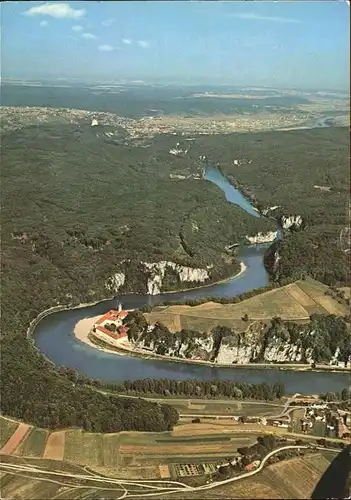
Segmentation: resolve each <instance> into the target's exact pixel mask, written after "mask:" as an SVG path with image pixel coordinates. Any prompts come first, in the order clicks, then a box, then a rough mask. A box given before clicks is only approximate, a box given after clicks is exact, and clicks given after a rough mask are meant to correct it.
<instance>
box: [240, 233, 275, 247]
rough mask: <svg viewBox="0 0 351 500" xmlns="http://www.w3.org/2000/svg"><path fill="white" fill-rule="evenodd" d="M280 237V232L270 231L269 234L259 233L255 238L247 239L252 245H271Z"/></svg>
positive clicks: (249, 237)
mask: <svg viewBox="0 0 351 500" xmlns="http://www.w3.org/2000/svg"><path fill="white" fill-rule="evenodd" d="M277 237H278V231H269V232H268V233H257V234H255V235H254V236H246V239H247V240H248V241H249V242H250V243H251V244H252V245H254V244H257V243H270V242H272V241H274V240H275V239H276V238H277Z"/></svg>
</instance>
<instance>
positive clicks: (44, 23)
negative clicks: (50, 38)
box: [39, 21, 49, 26]
mask: <svg viewBox="0 0 351 500" xmlns="http://www.w3.org/2000/svg"><path fill="white" fill-rule="evenodd" d="M48 24H49V23H48V22H47V21H41V22H40V23H39V26H47V25H48Z"/></svg>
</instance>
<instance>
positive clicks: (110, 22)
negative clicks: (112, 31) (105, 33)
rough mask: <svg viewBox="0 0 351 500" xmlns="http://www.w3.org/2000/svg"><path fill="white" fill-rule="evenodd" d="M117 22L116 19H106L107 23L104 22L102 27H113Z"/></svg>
mask: <svg viewBox="0 0 351 500" xmlns="http://www.w3.org/2000/svg"><path fill="white" fill-rule="evenodd" d="M114 22H115V20H114V19H105V21H102V23H101V24H102V25H103V26H111V24H113V23H114Z"/></svg>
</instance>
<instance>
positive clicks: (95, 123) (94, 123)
mask: <svg viewBox="0 0 351 500" xmlns="http://www.w3.org/2000/svg"><path fill="white" fill-rule="evenodd" d="M96 125H99V122H98V121H97V120H96V119H95V118H93V119H92V121H91V125H90V126H91V127H96Z"/></svg>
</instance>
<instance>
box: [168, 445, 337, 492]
mask: <svg viewBox="0 0 351 500" xmlns="http://www.w3.org/2000/svg"><path fill="white" fill-rule="evenodd" d="M334 457H335V455H334ZM329 464H330V462H329V460H328V459H327V458H326V457H324V456H323V454H322V453H315V454H313V455H307V456H305V457H297V458H292V459H289V460H284V461H283V462H280V463H276V464H273V465H269V466H268V467H266V468H265V469H263V471H262V472H260V473H258V474H257V475H256V476H253V477H252V478H247V479H243V480H241V481H238V482H234V483H231V484H227V485H224V486H222V487H219V488H215V489H213V490H208V491H206V490H203V491H200V492H194V493H191V492H187V493H186V494H182V493H180V494H176V495H172V496H174V498H175V499H178V500H193V499H194V500H200V499H206V500H207V499H208V500H217V499H222V498H223V499H227V498H267V499H269V498H279V499H290V498H311V494H312V492H313V490H314V488H315V486H316V484H317V482H318V481H319V479H320V477H321V475H322V474H323V473H324V472H325V470H326V469H327V468H328V466H329ZM161 499H162V500H166V496H165V497H161Z"/></svg>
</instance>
